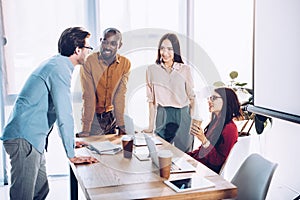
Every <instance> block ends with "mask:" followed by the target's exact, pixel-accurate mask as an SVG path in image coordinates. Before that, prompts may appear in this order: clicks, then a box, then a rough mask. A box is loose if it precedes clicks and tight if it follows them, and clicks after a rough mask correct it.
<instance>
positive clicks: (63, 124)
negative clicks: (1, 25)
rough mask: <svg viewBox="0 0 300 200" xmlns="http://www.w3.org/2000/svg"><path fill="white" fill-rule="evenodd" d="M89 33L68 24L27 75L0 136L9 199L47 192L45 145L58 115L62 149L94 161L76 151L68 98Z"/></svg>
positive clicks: (82, 160)
mask: <svg viewBox="0 0 300 200" xmlns="http://www.w3.org/2000/svg"><path fill="white" fill-rule="evenodd" d="M89 37H90V33H89V32H87V31H85V30H84V29H83V28H81V27H73V28H68V29H66V30H65V31H64V32H63V33H62V34H61V36H60V39H59V41H58V52H59V54H58V55H55V56H53V57H51V58H49V59H48V60H46V61H44V62H43V63H42V64H41V65H40V66H39V67H38V68H37V69H36V70H35V71H34V72H33V73H32V74H31V75H30V76H29V78H28V80H27V81H26V83H25V85H24V87H23V89H22V90H21V92H20V94H19V96H18V97H17V100H16V102H15V105H14V108H13V110H12V113H11V115H10V117H9V119H8V122H7V124H6V126H5V127H4V131H3V134H2V136H1V138H0V139H1V140H3V145H4V148H5V150H6V152H7V153H8V155H9V157H10V160H11V187H10V198H11V199H26V200H27V199H28V200H32V199H45V198H46V196H47V194H48V192H49V185H48V180H47V174H46V168H45V156H44V149H45V148H47V139H48V135H49V133H50V131H51V129H52V127H53V124H54V122H55V121H56V123H57V127H58V128H59V132H60V136H61V139H62V143H63V145H64V148H65V151H66V154H67V156H68V158H69V160H70V161H71V162H72V163H75V164H79V163H94V162H97V160H96V159H95V158H93V157H76V156H75V152H74V147H75V146H78V147H80V146H82V145H83V144H82V143H80V142H76V145H75V142H74V120H73V114H72V104H71V91H70V88H71V77H72V72H73V70H74V66H76V65H78V64H83V62H84V59H85V57H86V55H87V54H88V52H89V49H92V48H91V47H90V46H89V42H88V39H89Z"/></svg>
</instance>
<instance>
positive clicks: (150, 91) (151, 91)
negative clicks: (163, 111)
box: [146, 67, 154, 103]
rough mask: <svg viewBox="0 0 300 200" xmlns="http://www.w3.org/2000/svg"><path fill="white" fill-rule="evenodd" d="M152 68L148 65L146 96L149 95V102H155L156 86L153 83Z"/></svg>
mask: <svg viewBox="0 0 300 200" xmlns="http://www.w3.org/2000/svg"><path fill="white" fill-rule="evenodd" d="M151 75H152V74H151V68H150V67H148V68H147V70H146V96H147V102H149V103H153V102H154V87H153V84H152V79H151Z"/></svg>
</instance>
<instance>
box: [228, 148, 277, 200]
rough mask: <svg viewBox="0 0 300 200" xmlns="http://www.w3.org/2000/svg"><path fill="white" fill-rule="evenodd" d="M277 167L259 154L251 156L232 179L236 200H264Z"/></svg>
mask: <svg viewBox="0 0 300 200" xmlns="http://www.w3.org/2000/svg"><path fill="white" fill-rule="evenodd" d="M276 167H277V163H272V162H270V161H268V160H266V159H265V158H264V157H262V156H261V155H259V154H256V153H255V154H251V155H250V156H249V157H248V158H247V159H246V160H245V161H244V162H243V164H242V165H241V167H240V168H239V170H238V171H237V172H236V174H235V175H234V177H233V179H232V181H231V182H232V183H233V184H234V185H236V186H237V188H238V196H237V198H236V199H242V200H248V199H249V200H253V199H255V200H264V199H265V198H266V196H267V192H268V189H269V186H270V183H271V180H272V177H273V174H274V171H275V169H276Z"/></svg>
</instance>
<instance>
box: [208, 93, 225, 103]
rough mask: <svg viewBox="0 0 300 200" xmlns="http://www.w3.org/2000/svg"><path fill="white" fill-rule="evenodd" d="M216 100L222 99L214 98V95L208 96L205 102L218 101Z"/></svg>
mask: <svg viewBox="0 0 300 200" xmlns="http://www.w3.org/2000/svg"><path fill="white" fill-rule="evenodd" d="M218 98H221V99H222V97H218V96H216V95H212V96H210V97H208V98H207V100H210V101H212V102H213V101H215V100H216V99H218Z"/></svg>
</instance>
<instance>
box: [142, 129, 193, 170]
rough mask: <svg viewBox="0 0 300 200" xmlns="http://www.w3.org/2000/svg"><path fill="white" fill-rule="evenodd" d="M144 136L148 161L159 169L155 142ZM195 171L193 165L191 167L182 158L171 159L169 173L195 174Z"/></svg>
mask: <svg viewBox="0 0 300 200" xmlns="http://www.w3.org/2000/svg"><path fill="white" fill-rule="evenodd" d="M144 136H145V139H146V143H147V147H148V150H149V155H150V159H151V160H152V163H153V164H154V165H155V166H156V167H159V164H158V156H157V149H156V146H155V142H154V141H153V139H152V138H151V137H150V136H148V135H147V134H144ZM195 171H196V168H195V167H194V166H193V165H191V164H190V163H189V162H187V161H186V160H185V159H184V158H176V157H174V158H172V166H171V173H184V172H195Z"/></svg>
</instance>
